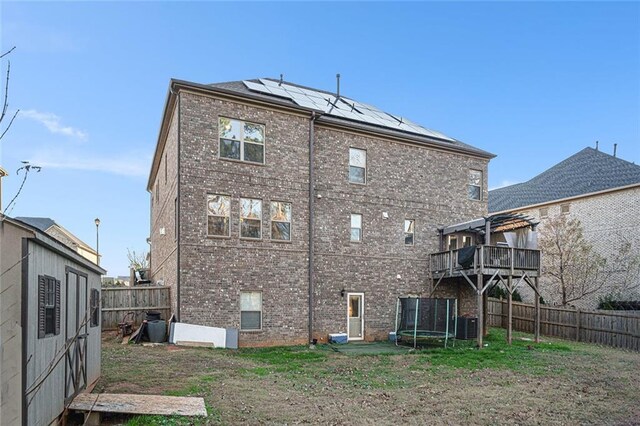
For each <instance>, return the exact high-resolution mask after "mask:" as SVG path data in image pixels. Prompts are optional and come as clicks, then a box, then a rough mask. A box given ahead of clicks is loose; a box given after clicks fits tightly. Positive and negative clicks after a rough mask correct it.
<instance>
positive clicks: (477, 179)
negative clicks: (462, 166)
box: [469, 170, 482, 200]
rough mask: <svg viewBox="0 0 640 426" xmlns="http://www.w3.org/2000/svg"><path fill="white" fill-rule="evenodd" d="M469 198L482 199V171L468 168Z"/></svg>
mask: <svg viewBox="0 0 640 426" xmlns="http://www.w3.org/2000/svg"><path fill="white" fill-rule="evenodd" d="M469 199H470V200H481V199H482V171H480V170H469Z"/></svg>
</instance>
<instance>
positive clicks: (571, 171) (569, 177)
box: [489, 148, 640, 213]
mask: <svg viewBox="0 0 640 426" xmlns="http://www.w3.org/2000/svg"><path fill="white" fill-rule="evenodd" d="M633 184H640V166H638V165H636V164H633V163H630V162H628V161H625V160H622V159H620V158H617V157H614V156H612V155H609V154H606V153H604V152H602V151H598V150H596V149H593V148H585V149H583V150H582V151H580V152H578V153H576V154H574V155H572V156H571V157H569V158H567V159H566V160H564V161H562V162H560V163H558V164H556V165H555V166H553V167H551V168H550V169H548V170H546V171H544V172H542V173H540V174H539V175H537V176H536V177H534V178H533V179H531V180H529V181H527V182H523V183H518V184H515V185H510V186H505V187H504V188H498V189H494V190H491V191H489V212H491V213H494V212H501V211H507V210H513V209H517V208H520V207H525V206H530V205H534V204H541V203H546V202H550V201H554V200H561V199H564V198H570V197H576V196H579V195H585V194H591V193H594V192H599V191H605V190H608V189H614V188H620V187H623V186H628V185H633Z"/></svg>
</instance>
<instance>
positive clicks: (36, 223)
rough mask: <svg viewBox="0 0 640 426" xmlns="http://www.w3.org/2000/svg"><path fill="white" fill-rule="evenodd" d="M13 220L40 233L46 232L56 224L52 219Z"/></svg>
mask: <svg viewBox="0 0 640 426" xmlns="http://www.w3.org/2000/svg"><path fill="white" fill-rule="evenodd" d="M14 219H16V220H19V221H20V222H24V223H26V224H27V225H31V226H33V227H34V228H36V229H39V230H41V231H42V232H47V229H49V228H51V227H52V226H53V225H55V224H56V222H55V221H54V220H53V219H49V218H48V217H16V218H14Z"/></svg>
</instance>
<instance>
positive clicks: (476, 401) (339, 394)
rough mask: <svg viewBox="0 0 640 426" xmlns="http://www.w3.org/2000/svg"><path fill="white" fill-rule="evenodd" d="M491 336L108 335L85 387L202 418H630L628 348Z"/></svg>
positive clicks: (634, 387) (637, 361)
mask: <svg viewBox="0 0 640 426" xmlns="http://www.w3.org/2000/svg"><path fill="white" fill-rule="evenodd" d="M501 333H502V332H501V331H494V330H492V335H491V336H490V338H489V339H488V342H489V344H490V347H489V348H488V349H483V350H482V351H479V352H478V351H477V350H476V349H473V348H472V347H470V346H467V347H461V346H463V345H458V344H457V345H456V348H455V349H447V350H437V349H436V350H427V351H415V352H411V353H406V354H402V355H398V354H388V355H344V354H341V353H337V352H334V351H332V350H322V349H321V348H319V349H315V350H313V351H311V350H309V349H307V348H304V347H298V348H275V349H259V350H245V349H242V350H237V351H231V350H217V349H203V348H184V349H182V348H181V349H180V350H175V348H174V347H171V346H160V347H142V346H135V345H126V346H123V345H120V344H119V343H118V342H117V341H116V340H114V338H113V337H111V338H105V339H104V340H103V364H102V369H103V376H102V379H101V380H100V382H99V384H98V386H97V388H96V389H97V391H104V392H131V393H149V394H152V393H154V394H164V395H166V394H173V395H192V396H202V397H204V398H205V401H206V403H207V405H208V407H209V411H210V415H209V417H208V418H207V419H206V420H203V421H202V422H200V423H202V424H238V423H250V424H305V423H312V424H317V423H321V424H335V425H350V424H376V425H380V424H382V425H384V424H398V423H404V424H436V425H440V424H442V425H445V424H544V425H547V424H551V425H554V424H558V425H560V424H562V425H565V424H640V411H639V408H638V407H640V387H639V386H638V382H637V379H636V378H635V377H636V372H637V371H638V369H640V354H638V353H631V352H626V351H622V350H617V349H610V348H603V347H597V346H591V345H586V344H575V343H568V342H561V341H555V340H549V341H548V342H547V343H545V344H534V343H532V342H527V341H525V342H522V343H521V344H518V343H514V345H513V346H512V347H507V346H506V345H505V344H503V343H501V342H502V340H501V339H502V338H503V335H502V334H501ZM519 345H520V346H519ZM147 423H153V421H152V420H148V419H147ZM200 423H198V422H196V423H195V424H200ZM163 424H165V423H163Z"/></svg>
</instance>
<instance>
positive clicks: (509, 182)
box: [489, 180, 520, 191]
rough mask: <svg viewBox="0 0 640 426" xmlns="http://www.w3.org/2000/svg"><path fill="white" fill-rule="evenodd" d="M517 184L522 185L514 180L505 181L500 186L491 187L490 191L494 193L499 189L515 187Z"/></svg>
mask: <svg viewBox="0 0 640 426" xmlns="http://www.w3.org/2000/svg"><path fill="white" fill-rule="evenodd" d="M516 183H520V182H516V181H513V180H503V181H502V182H500V183H499V184H498V185H496V186H494V187H490V188H489V191H493V190H494V189H498V188H504V187H505V186H510V185H515V184H516Z"/></svg>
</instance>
